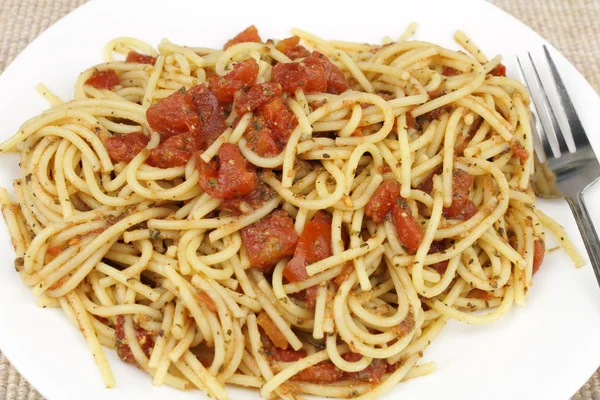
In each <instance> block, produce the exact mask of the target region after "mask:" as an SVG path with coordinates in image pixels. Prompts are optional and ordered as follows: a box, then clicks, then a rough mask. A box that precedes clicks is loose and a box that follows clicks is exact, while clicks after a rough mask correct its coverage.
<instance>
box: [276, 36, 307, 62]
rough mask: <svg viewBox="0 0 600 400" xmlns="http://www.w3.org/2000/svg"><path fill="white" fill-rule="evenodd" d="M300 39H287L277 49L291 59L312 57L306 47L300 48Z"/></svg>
mask: <svg viewBox="0 0 600 400" xmlns="http://www.w3.org/2000/svg"><path fill="white" fill-rule="evenodd" d="M299 43H300V38H299V37H298V36H292V37H289V38H287V39H283V40H280V41H279V42H278V43H277V45H276V46H275V48H276V49H277V50H279V51H280V52H282V53H283V54H285V55H286V56H288V57H289V58H291V59H292V60H294V59H296V58H304V57H308V56H310V51H308V50H307V49H306V47H304V46H300V45H299Z"/></svg>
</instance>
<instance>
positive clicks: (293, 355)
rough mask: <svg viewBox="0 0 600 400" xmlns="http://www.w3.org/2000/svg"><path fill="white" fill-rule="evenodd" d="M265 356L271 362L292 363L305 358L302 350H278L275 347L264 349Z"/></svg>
mask: <svg viewBox="0 0 600 400" xmlns="http://www.w3.org/2000/svg"><path fill="white" fill-rule="evenodd" d="M265 354H266V355H267V356H269V358H271V360H273V361H280V362H294V361H298V360H302V359H303V358H304V357H306V352H305V351H304V350H292V349H278V348H277V347H275V346H271V347H270V348H267V349H265Z"/></svg>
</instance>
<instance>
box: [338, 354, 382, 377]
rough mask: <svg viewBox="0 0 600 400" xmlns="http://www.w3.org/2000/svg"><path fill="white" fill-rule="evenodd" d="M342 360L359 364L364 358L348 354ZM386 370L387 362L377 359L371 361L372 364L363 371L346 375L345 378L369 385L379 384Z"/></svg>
mask: <svg viewBox="0 0 600 400" xmlns="http://www.w3.org/2000/svg"><path fill="white" fill-rule="evenodd" d="M342 358H343V359H344V360H346V361H350V362H357V361H359V360H360V359H361V358H362V356H361V355H360V354H356V353H352V352H348V353H346V354H344V355H343V356H342ZM386 370H387V362H386V361H385V360H381V359H378V358H375V359H373V360H372V361H371V364H370V365H369V366H368V367H367V368H365V369H363V370H362V371H357V372H346V373H344V378H346V379H352V380H358V381H365V382H369V383H379V382H380V381H381V378H383V375H384V374H385V372H386Z"/></svg>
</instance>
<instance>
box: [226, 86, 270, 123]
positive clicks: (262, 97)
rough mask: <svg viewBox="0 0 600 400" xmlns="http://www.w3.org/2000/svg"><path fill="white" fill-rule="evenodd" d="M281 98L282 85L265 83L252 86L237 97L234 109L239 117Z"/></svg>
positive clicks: (238, 93)
mask: <svg viewBox="0 0 600 400" xmlns="http://www.w3.org/2000/svg"><path fill="white" fill-rule="evenodd" d="M277 97H281V85H279V84H277V83H273V82H265V83H260V84H257V85H253V86H250V88H249V89H248V90H240V91H238V92H237V93H236V95H235V101H234V104H233V108H234V110H235V112H236V113H238V115H242V114H244V113H247V112H249V111H254V110H256V109H257V108H258V107H261V106H263V105H265V104H267V103H269V102H270V101H271V100H273V99H275V98H277Z"/></svg>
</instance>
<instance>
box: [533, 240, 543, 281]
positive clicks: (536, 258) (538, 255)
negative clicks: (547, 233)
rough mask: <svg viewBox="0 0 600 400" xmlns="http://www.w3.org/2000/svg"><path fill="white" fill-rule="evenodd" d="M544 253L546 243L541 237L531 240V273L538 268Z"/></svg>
mask: <svg viewBox="0 0 600 400" xmlns="http://www.w3.org/2000/svg"><path fill="white" fill-rule="evenodd" d="M545 253H546V245H545V243H544V241H543V240H542V239H536V240H535V241H534V242H533V273H534V274H535V273H536V272H538V270H539V269H540V266H541V265H542V261H544V255H545Z"/></svg>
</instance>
